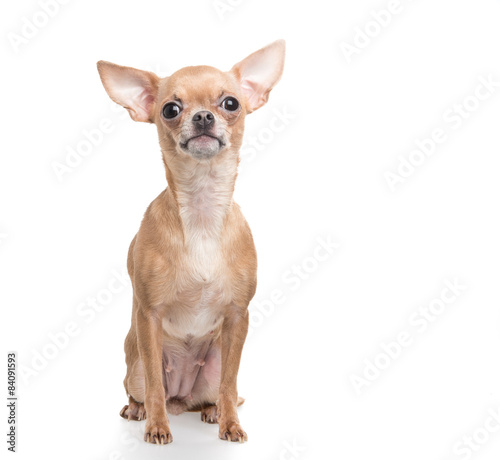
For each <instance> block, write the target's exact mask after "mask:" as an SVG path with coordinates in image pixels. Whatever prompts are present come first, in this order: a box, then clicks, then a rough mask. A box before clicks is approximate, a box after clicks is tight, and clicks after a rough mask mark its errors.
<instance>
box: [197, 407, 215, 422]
mask: <svg viewBox="0 0 500 460" xmlns="http://www.w3.org/2000/svg"><path fill="white" fill-rule="evenodd" d="M201 421H202V422H205V423H217V406H207V407H204V408H203V409H202V410H201Z"/></svg>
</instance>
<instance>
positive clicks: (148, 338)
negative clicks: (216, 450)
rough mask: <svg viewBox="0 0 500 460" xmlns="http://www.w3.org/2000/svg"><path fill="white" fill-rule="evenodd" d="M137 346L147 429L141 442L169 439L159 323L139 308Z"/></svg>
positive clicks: (151, 314) (157, 318)
mask: <svg viewBox="0 0 500 460" xmlns="http://www.w3.org/2000/svg"><path fill="white" fill-rule="evenodd" d="M136 321H137V345H138V348H139V356H140V358H141V361H142V364H143V368H144V378H145V384H146V389H145V396H144V405H145V407H146V414H147V419H146V432H145V433H144V441H146V442H151V443H153V444H168V443H169V442H172V440H173V438H172V434H171V433H170V426H169V424H168V417H167V409H166V405H165V389H164V388H163V377H162V340H163V339H162V335H163V334H162V326H161V320H160V319H159V317H158V316H157V315H156V314H155V313H154V312H152V311H145V310H144V309H143V308H141V307H139V308H138V311H137V314H136Z"/></svg>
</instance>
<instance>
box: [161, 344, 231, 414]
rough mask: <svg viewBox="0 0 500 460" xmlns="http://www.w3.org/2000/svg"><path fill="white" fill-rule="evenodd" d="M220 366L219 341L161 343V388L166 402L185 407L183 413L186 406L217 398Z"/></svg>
mask: <svg viewBox="0 0 500 460" xmlns="http://www.w3.org/2000/svg"><path fill="white" fill-rule="evenodd" d="M220 365H221V362H220V347H219V341H218V339H213V338H211V337H210V338H203V339H194V338H192V339H191V340H187V341H185V342H184V343H179V342H177V341H175V342H173V341H169V340H166V341H164V344H163V385H164V387H165V398H166V400H167V402H168V401H170V402H172V403H173V402H176V403H179V404H178V406H179V407H182V406H184V407H182V410H185V406H186V405H191V404H197V403H201V402H207V401H210V400H211V399H213V398H214V397H215V398H216V395H217V393H218V389H219V383H220ZM211 402H215V399H214V400H213V401H211ZM172 406H173V404H172ZM182 410H179V412H182ZM172 412H175V410H173V411H172Z"/></svg>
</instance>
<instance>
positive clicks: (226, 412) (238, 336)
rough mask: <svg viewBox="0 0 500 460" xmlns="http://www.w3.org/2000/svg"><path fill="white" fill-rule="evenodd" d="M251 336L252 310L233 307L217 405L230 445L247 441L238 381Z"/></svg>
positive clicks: (221, 435)
mask: <svg viewBox="0 0 500 460" xmlns="http://www.w3.org/2000/svg"><path fill="white" fill-rule="evenodd" d="M247 332H248V310H247V309H245V310H244V311H237V310H236V307H234V306H232V307H231V308H230V312H229V314H228V315H226V317H225V318H224V321H223V323H222V334H221V382H220V388H219V401H218V403H217V411H218V419H219V438H221V439H225V440H228V441H239V442H243V441H247V439H248V437H247V434H246V433H245V431H244V430H243V428H241V425H240V422H239V419H238V413H237V411H236V406H237V402H238V390H237V385H236V380H237V377H238V369H239V366H240V359H241V352H242V350H243V344H244V343H245V339H246V336H247Z"/></svg>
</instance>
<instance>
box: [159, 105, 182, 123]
mask: <svg viewBox="0 0 500 460" xmlns="http://www.w3.org/2000/svg"><path fill="white" fill-rule="evenodd" d="M181 111H182V109H181V108H180V107H179V106H178V105H177V104H175V103H174V102H169V103H168V104H165V105H164V106H163V116H164V117H165V118H166V119H167V120H170V119H172V118H175V117H176V116H177V115H179V113H181Z"/></svg>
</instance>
